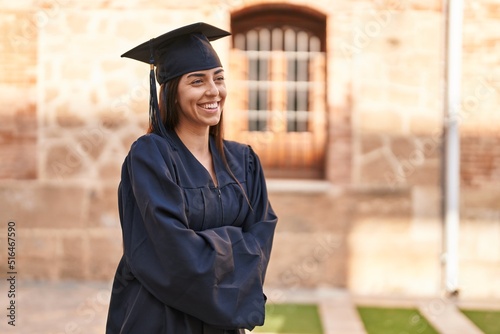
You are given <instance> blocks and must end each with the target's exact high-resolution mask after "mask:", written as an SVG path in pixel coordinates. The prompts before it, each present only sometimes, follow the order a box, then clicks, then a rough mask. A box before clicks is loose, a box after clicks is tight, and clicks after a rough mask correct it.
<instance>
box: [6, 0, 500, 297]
mask: <svg viewBox="0 0 500 334" xmlns="http://www.w3.org/2000/svg"><path fill="white" fill-rule="evenodd" d="M1 3H2V8H3V9H2V13H1V14H0V24H1V26H0V27H1V29H2V31H3V34H2V37H0V46H1V50H2V52H1V53H0V60H1V61H0V64H1V65H0V87H1V90H0V100H1V101H2V103H1V104H0V161H1V164H0V221H1V223H2V226H3V227H2V230H5V231H6V226H7V223H8V222H9V221H15V222H16V226H17V228H18V262H19V272H20V273H21V276H22V277H23V278H25V279H49V280H58V279H88V280H92V279H104V280H111V279H112V276H113V274H114V270H115V268H116V265H117V262H118V259H119V257H120V255H121V231H120V226H119V220H118V211H117V210H118V209H117V186H118V182H119V176H120V168H121V164H122V162H123V159H124V157H125V155H126V154H127V152H128V149H129V147H130V145H131V143H132V142H133V141H134V140H135V139H136V138H137V137H138V136H140V135H141V134H143V133H144V132H145V130H146V127H147V120H148V117H147V108H148V97H149V86H148V85H149V84H148V71H149V68H148V66H147V65H146V66H145V65H144V64H139V63H137V62H134V61H131V60H129V59H123V58H120V55H121V54H122V53H123V52H125V51H127V50H129V49H130V48H131V47H133V46H135V45H136V44H138V43H139V42H142V41H144V40H147V39H149V38H152V37H156V36H158V35H160V34H162V33H164V32H166V31H168V30H171V29H174V28H176V27H179V26H182V25H185V24H188V23H192V22H198V21H204V22H207V23H210V24H213V25H216V26H219V27H221V28H224V29H227V30H231V31H232V33H233V34H232V36H231V38H226V39H221V40H218V41H215V42H213V44H214V47H215V48H216V49H217V51H218V53H219V56H220V57H221V60H222V62H223V63H224V67H225V68H226V75H227V85H228V92H229V97H228V102H227V105H226V108H225V114H224V117H225V128H226V137H227V138H228V139H233V140H238V141H243V142H247V143H249V144H250V145H252V147H254V149H255V150H256V151H257V153H258V154H259V156H260V157H261V159H262V161H263V164H264V165H265V173H266V175H267V177H268V183H269V191H270V195H271V200H272V204H273V206H274V208H275V210H276V211H277V213H278V215H279V217H280V222H279V227H278V230H277V234H276V239H275V247H274V251H273V258H272V260H271V264H270V268H269V272H268V280H267V283H266V284H267V285H268V287H269V289H272V287H281V288H283V287H286V288H289V289H294V288H302V287H306V288H313V287H321V286H331V287H346V288H349V289H350V290H351V291H353V292H354V293H357V294H372V295H373V294H397V295H427V296H434V295H438V294H440V293H441V292H442V288H443V285H444V283H445V282H443V278H442V265H443V263H442V258H443V257H442V249H443V241H442V240H443V231H442V230H443V229H442V224H443V223H442V189H441V188H442V173H443V168H442V165H443V163H442V162H443V158H442V156H443V155H442V146H443V145H442V141H443V140H442V139H443V129H444V128H446V125H447V122H449V121H450V120H449V119H446V117H445V116H444V115H445V112H444V89H445V84H446V82H445V81H444V71H445V66H444V51H445V50H444V48H445V43H444V42H445V40H444V29H445V15H444V11H445V9H444V4H443V2H441V1H437V0H426V1H413V0H380V1H379V0H371V1H369V0H365V1H362V0H360V1H347V0H338V1H333V0H318V1H314V2H312V1H304V0H292V1H286V2H283V1H274V0H267V1H262V0H204V1H201V0H192V1H190V2H189V3H181V2H175V1H155V0H149V1H148V0H142V1H141V0H128V1H101V0H93V1H87V2H76V1H70V0H48V1H38V0H26V1H17V2H15V3H14V2H9V1H1ZM499 52H500V3H499V2H498V1H495V0H475V1H471V2H466V8H465V15H464V34H463V66H462V69H463V79H462V102H461V104H460V105H459V106H456V108H458V110H460V112H459V114H458V116H457V117H458V118H459V119H458V121H459V124H460V143H461V174H460V176H461V191H460V218H461V219H460V236H459V250H460V258H459V275H460V276H459V282H460V289H461V294H462V295H463V296H464V298H467V297H468V298H491V297H496V298H499V297H500V284H499V283H500V187H499V185H500V135H499V133H500V131H499V130H500V112H499V106H500V99H499V92H500V58H498V57H497V55H498V54H499ZM0 241H1V242H2V244H4V245H5V242H6V232H5V233H2V234H1V235H0ZM5 257H6V253H5V252H1V253H0V268H2V272H6V271H7V270H6V266H7V264H6V263H7V261H6V259H5ZM270 297H271V298H274V299H279V298H280V297H279V295H275V296H273V294H272V292H271V293H270Z"/></svg>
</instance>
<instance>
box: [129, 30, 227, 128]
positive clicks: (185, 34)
mask: <svg viewBox="0 0 500 334" xmlns="http://www.w3.org/2000/svg"><path fill="white" fill-rule="evenodd" d="M229 35H230V33H229V32H227V31H225V30H222V29H219V28H217V27H214V26H212V25H209V24H206V23H203V22H198V23H194V24H190V25H187V26H184V27H180V28H178V29H175V30H172V31H169V32H167V33H165V34H163V35H160V36H158V37H156V38H153V39H151V40H149V41H147V42H144V43H142V44H140V45H138V46H136V47H135V48H133V49H131V50H129V51H127V52H125V53H124V54H122V57H127V58H132V59H135V60H138V61H142V62H144V63H148V64H150V82H149V83H150V109H149V116H150V120H151V124H152V128H153V130H154V132H156V133H158V134H160V135H163V134H164V127H163V123H162V122H161V117H160V112H159V107H158V100H157V97H156V83H155V74H154V67H156V80H157V81H158V83H159V84H160V85H161V84H163V83H166V82H168V81H169V80H171V79H173V78H176V77H178V76H181V75H183V74H186V73H190V72H194V71H202V70H208V69H211V68H215V67H220V66H222V65H221V62H220V60H219V57H218V56H217V53H216V52H215V50H214V48H213V47H212V45H211V44H210V41H214V40H216V39H219V38H222V37H225V36H229Z"/></svg>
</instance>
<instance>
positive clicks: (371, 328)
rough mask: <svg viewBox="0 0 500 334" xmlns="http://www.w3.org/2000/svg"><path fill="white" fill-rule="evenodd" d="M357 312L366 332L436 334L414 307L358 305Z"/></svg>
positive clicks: (378, 333) (377, 333) (380, 333)
mask: <svg viewBox="0 0 500 334" xmlns="http://www.w3.org/2000/svg"><path fill="white" fill-rule="evenodd" d="M358 312H359V315H360V316H361V320H363V324H364V325H365V328H366V331H367V333H368V334H438V332H437V331H436V330H435V329H434V328H433V327H432V326H431V325H430V324H429V323H428V322H427V320H426V319H425V318H424V317H423V316H422V315H421V314H420V313H419V312H418V311H417V310H416V309H412V308H381V307H364V306H360V307H358Z"/></svg>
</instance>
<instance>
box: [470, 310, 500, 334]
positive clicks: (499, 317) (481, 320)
mask: <svg viewBox="0 0 500 334" xmlns="http://www.w3.org/2000/svg"><path fill="white" fill-rule="evenodd" d="M461 311H462V313H463V314H465V315H466V316H467V317H468V318H469V319H470V320H471V321H472V322H473V323H474V324H475V325H476V326H477V327H478V328H479V329H481V330H482V331H483V332H484V333H485V334H498V333H500V311H480V310H461Z"/></svg>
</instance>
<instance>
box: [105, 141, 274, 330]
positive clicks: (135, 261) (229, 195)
mask: <svg viewBox="0 0 500 334" xmlns="http://www.w3.org/2000/svg"><path fill="white" fill-rule="evenodd" d="M224 146H225V154H226V158H227V161H228V164H229V166H230V168H231V170H232V172H233V174H234V176H235V177H236V179H237V180H238V182H239V183H240V185H238V184H237V183H236V182H235V181H234V179H233V177H231V175H230V174H229V173H228V172H227V170H226V168H225V166H224V164H223V162H222V159H221V157H220V155H219V154H218V152H217V150H216V149H215V142H214V139H213V138H212V137H210V149H211V152H212V157H213V161H214V169H215V172H216V174H217V180H218V187H216V186H214V183H213V181H212V178H211V176H210V174H209V173H208V171H207V170H206V169H205V168H204V167H203V165H201V164H200V163H199V162H198V160H197V159H196V158H195V157H194V156H193V155H192V154H191V152H190V151H189V150H188V149H187V148H186V147H185V146H184V144H183V143H182V141H181V140H180V139H179V137H178V136H177V135H176V134H175V132H169V134H168V137H167V138H166V139H165V138H163V137H160V136H158V135H155V134H148V135H144V136H142V137H140V138H139V139H138V140H137V141H136V142H135V143H134V144H133V145H132V147H131V149H130V152H129V154H128V156H127V157H126V159H125V162H124V164H123V167H122V175H121V182H120V186H119V191H118V201H119V212H120V222H121V226H122V234H123V246H124V254H123V256H122V258H121V260H120V263H119V265H118V269H117V271H116V275H115V278H114V282H113V290H112V294H111V301H110V306H109V313H108V319H107V324H106V333H127V334H132V333H141V334H143V333H168V334H189V333H196V334H199V333H205V334H223V333H224V334H225V333H227V334H229V333H244V330H243V329H244V328H246V329H250V330H251V329H253V328H254V327H255V326H258V325H262V324H263V322H264V312H265V311H264V305H265V300H266V297H265V295H264V293H263V283H264V277H265V273H266V268H267V265H268V261H269V256H270V252H271V247H272V242H273V235H274V229H275V226H276V223H277V217H276V215H275V214H274V212H273V210H272V208H271V206H270V204H269V201H268V197H267V190H266V185H265V180H264V177H263V173H262V168H261V165H260V162H259V159H258V157H257V156H256V154H255V153H254V152H253V151H252V149H251V148H250V147H249V146H247V145H242V144H238V143H234V142H230V141H225V142H224ZM242 189H244V191H245V193H246V196H245V195H244V193H243V191H242ZM249 204H250V205H251V207H250V205H249Z"/></svg>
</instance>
